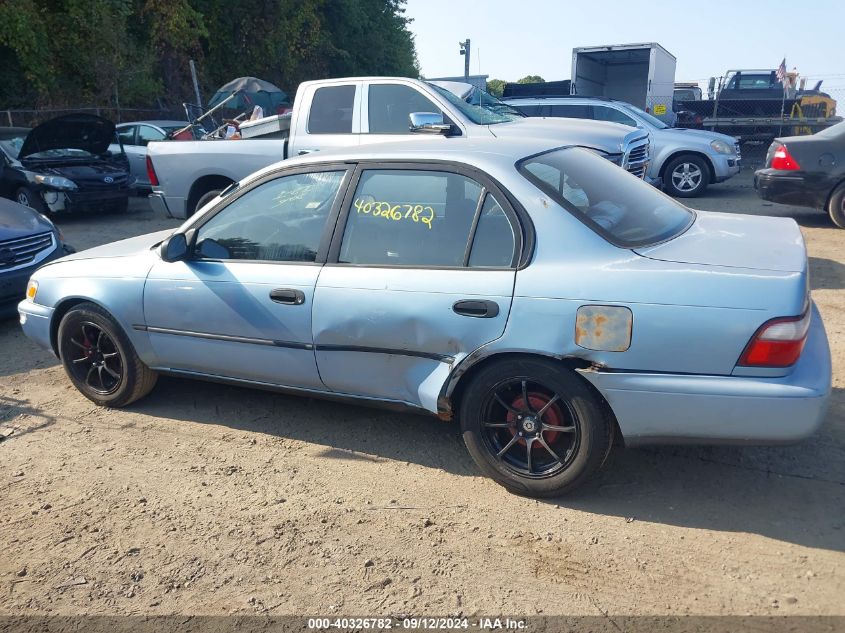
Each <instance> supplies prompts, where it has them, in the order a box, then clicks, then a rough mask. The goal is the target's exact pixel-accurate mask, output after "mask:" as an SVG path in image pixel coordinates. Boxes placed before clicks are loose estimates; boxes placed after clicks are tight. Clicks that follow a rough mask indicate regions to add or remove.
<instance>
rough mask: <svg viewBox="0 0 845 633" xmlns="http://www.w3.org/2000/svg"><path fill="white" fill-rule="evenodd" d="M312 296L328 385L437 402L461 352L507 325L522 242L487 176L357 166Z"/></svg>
mask: <svg viewBox="0 0 845 633" xmlns="http://www.w3.org/2000/svg"><path fill="white" fill-rule="evenodd" d="M350 192H351V193H350V195H348V196H347V198H346V201H345V202H344V211H343V213H342V215H341V220H340V222H339V225H338V230H337V231H336V233H335V239H334V240H333V244H332V249H331V251H330V254H329V262H328V263H327V265H326V266H325V267H324V268H323V270H322V272H321V273H320V278H319V280H318V282H317V289H316V292H315V296H314V323H313V331H314V344H315V349H316V353H317V365H318V367H319V370H320V375H321V377H322V379H323V382H324V383H325V384H326V385H327V386H328V387H329V388H330V389H332V390H333V391H336V392H341V393H348V394H355V395H363V396H369V397H373V398H379V399H391V400H397V401H402V402H406V403H411V404H414V405H421V406H423V407H425V408H427V409H429V410H432V411H435V410H436V407H437V403H436V401H437V396H438V393H439V390H440V387H441V385H442V384H443V382H444V380H445V378H446V376H447V375H448V373H449V371H450V370H451V368H452V367H453V366H454V364H455V363H456V362H458V361H460V360H461V359H462V358H464V357H465V356H466V355H467V354H469V353H470V352H472V351H473V350H475V349H476V348H478V347H480V346H482V345H484V344H485V343H488V342H490V341H492V340H494V339H496V338H498V337H500V336H501V335H502V333H503V332H504V329H505V324H506V322H507V319H508V314H509V312H510V307H511V299H512V296H513V287H514V281H515V274H516V273H515V266H516V262H517V261H518V257H519V253H520V250H521V244H522V235H521V232H520V231H519V229H518V226H519V225H518V222H517V220H516V216H515V214H514V212H513V210H512V209H510V207H508V206H506V202H505V198H504V196H502V195H501V193H500V192H499V191H497V190H495V189H494V188H493V185H492V183H490V182H489V181H487V180H486V178H482V177H480V175H473V174H467V173H464V172H462V168H460V167H458V166H455V167H449V166H445V165H444V166H437V167H434V166H432V165H429V164H426V165H401V164H400V165H385V166H379V167H378V168H376V167H372V168H364V169H361V170H359V172H358V175H357V182H356V184H355V185H354V189H353V186H351V187H350Z"/></svg>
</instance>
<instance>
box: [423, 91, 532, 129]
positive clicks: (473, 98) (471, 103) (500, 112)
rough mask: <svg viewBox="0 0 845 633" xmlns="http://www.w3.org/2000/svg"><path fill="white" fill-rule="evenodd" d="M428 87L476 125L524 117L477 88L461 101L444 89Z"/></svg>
mask: <svg viewBox="0 0 845 633" xmlns="http://www.w3.org/2000/svg"><path fill="white" fill-rule="evenodd" d="M428 85H429V86H431V87H432V88H434V89H435V90H436V91H437V92H438V93H439V94H440V95H441V96H442V97H444V98H445V99H446V100H447V101H448V102H449V103H451V104H452V105H453V106H455V107H456V108H457V109H458V110H460V111H461V113H462V114H463V115H464V116H466V118H468V119H469V120H470V121H472V122H473V123H477V124H478V125H495V124H497V123H508V122H509V121H513V120H515V119H522V118H524V117H525V115H524V114H522V113H521V112H519V111H518V110H516V109H515V108H512V107H511V106H509V105H508V104H507V103H504V102H502V101H499V100H498V99H497V98H496V97H494V96H493V95H491V94H489V93H487V92H484V91H483V90H478V89H477V88H473V89H472V90H471V91H470V92H469V94H467V96H466V98H465V99H461V98H460V97H459V96H457V95H456V94H455V93H453V92H451V91H449V90H447V89H446V88H442V87H441V86H438V85H435V84H432V83H430V84H428Z"/></svg>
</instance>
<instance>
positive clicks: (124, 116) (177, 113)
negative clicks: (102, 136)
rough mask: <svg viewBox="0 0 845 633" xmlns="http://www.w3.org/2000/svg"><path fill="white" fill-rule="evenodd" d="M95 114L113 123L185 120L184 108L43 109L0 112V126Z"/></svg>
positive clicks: (25, 125) (35, 123)
mask: <svg viewBox="0 0 845 633" xmlns="http://www.w3.org/2000/svg"><path fill="white" fill-rule="evenodd" d="M83 112H84V113H87V114H96V115H97V116H101V117H103V118H105V119H109V120H111V121H114V122H115V123H125V122H127V121H143V120H156V119H161V120H167V119H170V120H176V121H183V120H185V110H184V108H181V107H180V108H115V107H104V108H99V107H95V106H92V107H81V108H45V109H39V110H0V126H2V127H35V126H36V125H39V124H40V123H43V122H44V121H47V120H49V119H52V118H55V117H58V116H62V115H63V114H75V113H83Z"/></svg>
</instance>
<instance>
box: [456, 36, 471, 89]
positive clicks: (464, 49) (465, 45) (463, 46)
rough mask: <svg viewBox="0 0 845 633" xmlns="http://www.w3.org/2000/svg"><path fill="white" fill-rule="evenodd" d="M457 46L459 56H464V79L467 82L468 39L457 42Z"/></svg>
mask: <svg viewBox="0 0 845 633" xmlns="http://www.w3.org/2000/svg"><path fill="white" fill-rule="evenodd" d="M458 46H460V47H461V55H463V56H464V79H465V80H466V81H469V38H467V39H466V42H458Z"/></svg>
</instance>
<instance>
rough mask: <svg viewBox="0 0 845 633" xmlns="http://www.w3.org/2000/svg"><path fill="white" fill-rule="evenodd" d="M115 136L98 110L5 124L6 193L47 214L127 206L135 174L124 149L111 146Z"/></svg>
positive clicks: (1, 189)
mask: <svg viewBox="0 0 845 633" xmlns="http://www.w3.org/2000/svg"><path fill="white" fill-rule="evenodd" d="M115 138H116V137H115V127H114V123H112V122H111V121H108V120H106V119H103V118H101V117H98V116H94V115H93V114H67V115H64V116H60V117H56V118H55V119H50V120H49V121H45V122H44V123H42V124H41V125H39V126H38V127H36V128H34V129H32V130H29V129H27V128H0V195H2V196H4V197H6V198H11V199H12V200H15V201H17V202H19V203H20V204H22V205H24V206H27V207H30V208H32V209H35V210H36V211H38V212H40V213H44V214H52V213H65V212H74V211H89V210H103V211H125V210H126V208H127V206H128V203H129V196H130V194H132V193H133V192H134V190H133V188H132V185H133V184H134V183H135V179H134V178H133V177H132V176H131V175H130V173H129V162H128V160H127V158H126V154H125V153H124V152H123V150H122V149H119V151H117V152H112V151H110V150H109V144H110V143H112V142H113V141H114V140H115ZM118 148H120V146H119V145H118Z"/></svg>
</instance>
